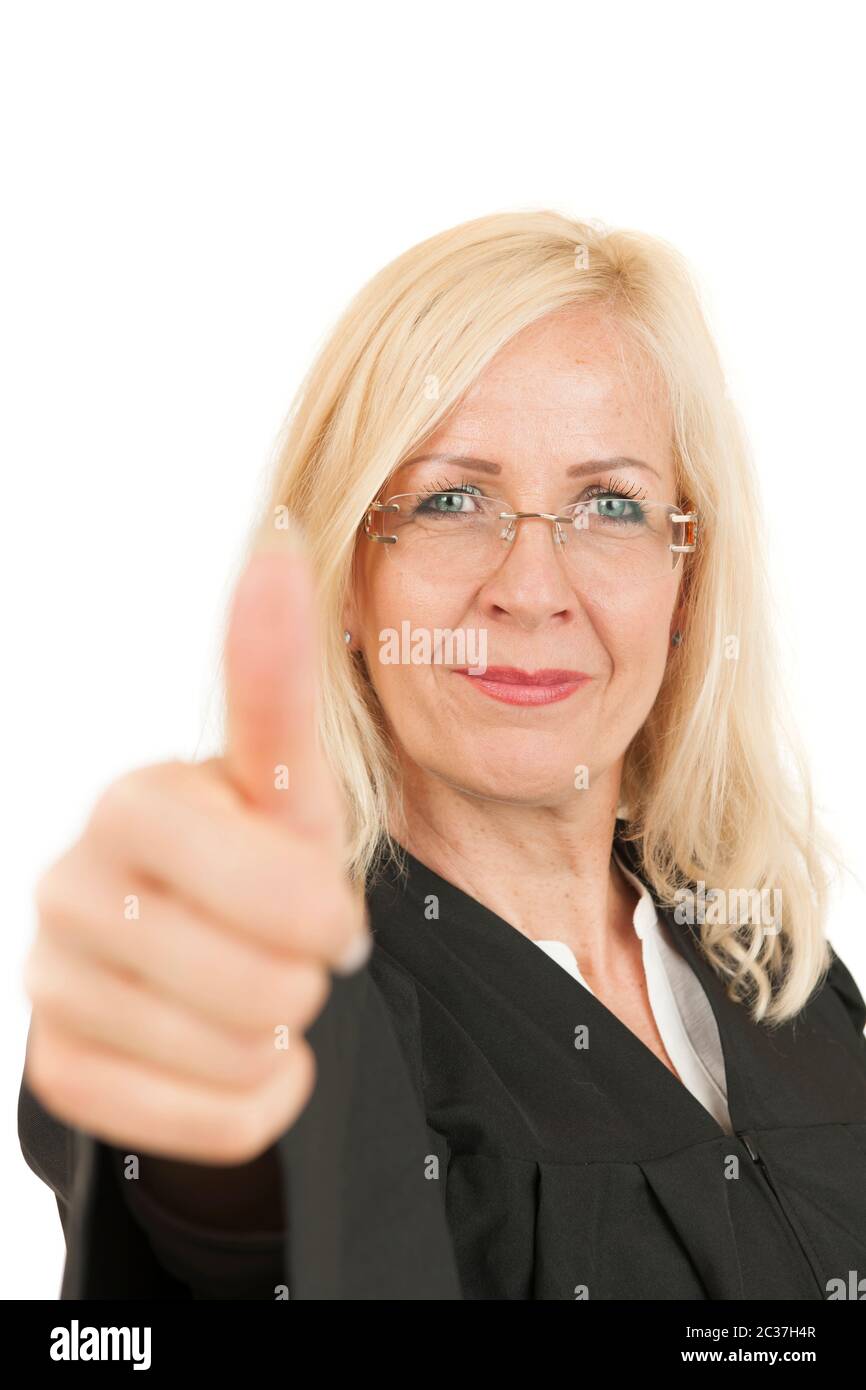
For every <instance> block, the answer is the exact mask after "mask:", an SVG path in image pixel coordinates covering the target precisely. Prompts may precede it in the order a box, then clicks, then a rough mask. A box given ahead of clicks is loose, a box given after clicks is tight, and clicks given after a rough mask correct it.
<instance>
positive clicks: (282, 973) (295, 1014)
mask: <svg viewBox="0 0 866 1390" xmlns="http://www.w3.org/2000/svg"><path fill="white" fill-rule="evenodd" d="M331 988H332V984H331V980H330V978H329V976H328V973H327V971H326V970H325V969H324V967H322V966H320V965H318V964H316V963H314V962H312V961H306V960H305V961H297V962H292V963H291V964H288V965H283V966H280V967H278V969H277V970H276V971H275V972H273V973H272V974H271V975H270V977H269V981H268V988H267V991H266V992H265V993H264V994H263V995H262V996H260V997H261V998H263V999H264V1000H266V1001H267V1003H266V1010H265V1012H266V1015H267V1018H268V1020H270V1021H271V1023H272V1026H273V1027H276V1026H277V1025H278V1024H280V1023H282V1024H286V1025H287V1026H288V1027H290V1028H291V1027H294V1028H298V1027H305V1026H306V1025H307V1024H308V1023H311V1022H312V1020H313V1019H314V1018H316V1017H317V1015H318V1014H319V1013H320V1012H321V1010H322V1008H323V1007H324V1005H325V1002H326V1001H327V998H328V995H329V994H330V991H331Z"/></svg>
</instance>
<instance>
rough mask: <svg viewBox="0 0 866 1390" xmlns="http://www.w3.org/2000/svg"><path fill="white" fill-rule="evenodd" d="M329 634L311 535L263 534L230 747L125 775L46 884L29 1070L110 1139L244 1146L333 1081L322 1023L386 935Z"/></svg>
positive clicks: (286, 1121)
mask: <svg viewBox="0 0 866 1390" xmlns="http://www.w3.org/2000/svg"><path fill="white" fill-rule="evenodd" d="M316 639H317V633H316V617H315V605H314V589H313V579H312V571H311V567H310V564H309V561H308V559H307V557H306V555H305V553H304V551H303V549H302V548H298V546H297V545H295V546H294V547H292V549H291V550H290V551H287V552H281V551H271V550H266V551H262V552H259V553H257V554H256V555H255V556H254V557H253V559H252V560H251V561H250V563H249V565H248V567H247V569H246V571H245V573H244V574H243V576H242V578H241V580H240V582H239V584H238V587H237V590H236V592H235V596H234V602H233V607H232V612H231V617H230V621H229V627H228V634H227V639H226V650H225V668H226V680H227V695H228V739H227V747H226V749H225V754H224V756H223V757H222V758H214V759H210V760H209V761H207V762H204V763H200V764H190V763H183V762H170V763H164V764H159V765H156V766H151V767H145V768H142V769H139V770H136V771H134V772H131V773H128V774H127V775H125V776H123V777H121V778H120V779H119V780H118V781H116V782H115V783H113V784H112V785H111V786H110V787H109V788H108V789H107V791H105V792H104V794H103V795H102V796H101V797H100V799H99V801H98V802H97V805H96V807H95V808H94V810H93V812H92V814H91V816H90V818H89V821H88V823H87V825H86V826H85V829H84V831H83V833H82V835H81V837H80V839H79V840H78V841H77V842H76V843H75V844H74V845H72V847H71V848H70V849H69V850H68V851H67V852H66V853H65V854H64V855H63V856H62V857H61V858H60V859H59V860H58V861H57V862H56V863H55V864H53V865H52V866H51V867H50V868H49V869H48V870H47V872H46V873H44V874H43V876H42V878H41V879H40V881H39V884H38V887H37V891H36V904H37V910H38V919H39V924H38V931H37V934H36V938H35V942H34V944H33V947H32V949H31V951H30V954H29V956H28V959H27V965H26V970H25V986H26V989H27V992H28V994H29V996H30V999H31V1001H32V1005H33V1011H32V1018H31V1028H30V1037H29V1042H28V1049H27V1059H26V1063H25V1077H26V1080H27V1083H28V1085H29V1086H30V1088H31V1089H32V1090H33V1091H34V1093H35V1094H36V1095H37V1097H38V1098H39V1099H40V1100H41V1101H42V1104H43V1105H44V1106H45V1107H46V1109H48V1110H50V1111H52V1112H53V1113H54V1114H55V1115H57V1116H58V1117H59V1118H60V1119H61V1120H64V1121H65V1122H66V1123H69V1124H73V1125H75V1126H77V1127H78V1128H80V1129H83V1130H85V1131H87V1132H89V1133H91V1134H94V1135H96V1136H97V1137H98V1138H101V1139H103V1140H104V1141H106V1142H107V1143H109V1144H114V1145H119V1146H122V1147H125V1148H130V1149H141V1150H144V1151H149V1152H151V1153H153V1154H159V1155H163V1156H165V1157H167V1158H173V1159H179V1160H187V1161H190V1162H197V1163H205V1164H225V1165H228V1164H240V1163H244V1162H246V1161H247V1160H249V1159H252V1158H254V1157H256V1156H257V1155H259V1154H261V1153H262V1152H263V1151H264V1150H265V1149H267V1148H268V1147H269V1146H270V1145H271V1144H272V1143H273V1142H274V1140H275V1139H276V1138H277V1137H278V1136H279V1135H280V1134H281V1133H282V1132H283V1131H284V1130H285V1129H286V1128H288V1127H289V1126H290V1125H291V1124H293V1123H294V1121H295V1119H296V1118H297V1117H298V1115H299V1114H300V1113H301V1111H302V1110H303V1108H304V1106H305V1105H306V1103H307V1101H308V1100H309V1097H310V1095H311V1094H312V1090H313V1087H314V1085H315V1057H314V1054H313V1051H312V1049H311V1047H310V1045H309V1043H308V1042H307V1041H306V1040H305V1037H304V1030H305V1029H307V1028H308V1027H309V1026H310V1024H311V1023H312V1022H313V1021H314V1020H315V1018H316V1017H317V1016H318V1014H319V1012H320V1011H321V1009H322V1007H323V1005H324V1004H325V1002H326V1000H327V998H328V995H329V992H330V987H331V982H330V972H331V971H332V970H350V969H353V968H357V967H358V966H359V965H360V964H361V963H363V960H364V959H365V958H366V955H367V953H368V950H369V945H370V934H369V929H368V924H367V921H366V912H365V907H364V901H363V895H362V894H361V893H359V892H356V891H355V890H354V889H353V888H352V887H351V885H350V883H349V880H348V877H347V875H346V872H345V868H344V836H345V820H344V808H343V803H342V799H341V796H340V794H339V791H338V788H337V785H336V783H335V781H334V779H333V777H332V774H331V772H330V769H329V767H328V766H327V764H326V762H325V759H324V756H323V754H322V752H321V749H320V747H319V744H318V741H317V728H316V708H317V700H318V690H317V640H316Z"/></svg>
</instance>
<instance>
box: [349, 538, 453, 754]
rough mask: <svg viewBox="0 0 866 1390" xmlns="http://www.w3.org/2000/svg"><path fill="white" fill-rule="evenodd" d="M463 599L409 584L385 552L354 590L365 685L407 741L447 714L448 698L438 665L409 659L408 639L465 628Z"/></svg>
mask: <svg viewBox="0 0 866 1390" xmlns="http://www.w3.org/2000/svg"><path fill="white" fill-rule="evenodd" d="M467 601H468V600H467V598H466V597H464V596H462V595H460V594H456V595H455V594H449V593H447V592H446V591H445V589H444V588H441V587H440V588H439V589H436V588H434V587H433V586H432V585H430V584H429V583H428V584H423V583H419V582H417V580H413V578H412V576H411V575H408V574H406V573H405V572H403V571H402V570H399V569H398V568H397V567H396V566H395V565H393V564H392V563H391V561H390V559H389V557H388V556H386V555H384V554H383V555H382V556H380V557H377V563H375V564H373V565H372V566H371V567H370V571H369V572H368V574H367V575H366V576H365V580H364V583H363V585H362V586H360V587H359V589H358V610H359V623H358V630H359V637H360V640H361V645H362V647H363V651H364V656H365V660H366V664H367V670H368V673H369V676H370V681H371V683H372V686H373V689H374V690H375V692H376V695H377V696H378V698H379V702H380V704H381V705H382V708H383V709H384V711H385V714H386V717H387V718H388V720H389V722H390V723H391V725H392V726H393V727H394V729H395V730H397V731H398V732H401V733H403V734H404V735H406V736H408V738H409V740H410V741H414V740H412V739H411V730H412V729H413V727H415V726H418V727H420V726H427V725H429V724H430V722H431V719H432V718H433V717H434V716H435V717H439V716H442V715H445V714H447V709H443V708H442V705H443V697H444V700H445V703H446V705H447V704H448V703H449V696H450V686H449V684H448V680H447V673H445V672H443V671H442V669H441V667H437V666H436V665H434V664H424V663H423V662H421V663H419V662H418V660H417V659H416V660H414V661H413V660H412V659H411V654H412V651H413V637H415V636H416V635H417V634H419V633H421V632H425V631H426V632H428V633H430V634H431V635H432V634H433V633H434V632H435V631H436V630H437V629H442V628H457V627H460V626H461V625H464V613H465V608H466V605H467ZM395 653H396V655H397V659H396V660H395ZM407 653H408V654H409V657H410V659H409V660H407V661H404V660H403V659H402V658H403V657H404V656H405V655H406V654H407ZM451 679H452V680H453V679H455V678H454V677H452V678H451Z"/></svg>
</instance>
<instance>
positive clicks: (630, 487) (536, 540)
mask: <svg viewBox="0 0 866 1390" xmlns="http://www.w3.org/2000/svg"><path fill="white" fill-rule="evenodd" d="M670 433H671V426H670V418H669V414H668V411H667V409H666V403H665V398H664V393H663V391H662V390H661V388H660V386H659V383H658V380H657V378H656V377H655V376H654V375H653V374H652V372H651V370H650V369H649V368H648V367H647V366H646V364H645V362H644V361H642V359H641V358H640V357H639V356H638V354H637V353H636V351H635V349H633V348H631V347H630V345H629V344H628V342H627V340H626V339H624V338H623V337H621V335H620V333H619V331H618V329H617V327H616V324H615V322H613V321H612V320H611V319H610V317H608V316H606V315H604V314H602V313H601V312H600V311H598V310H597V309H595V308H594V307H593V308H584V307H580V308H569V309H568V310H564V311H560V312H557V313H555V314H552V315H549V316H548V317H547V318H545V319H543V320H539V321H538V322H537V323H535V324H532V325H530V326H529V327H528V328H526V329H524V330H523V331H522V332H521V333H520V334H519V335H518V336H517V337H516V338H514V339H513V340H512V342H511V343H509V344H508V345H507V346H506V347H505V348H504V349H503V350H502V351H501V352H500V353H499V354H498V355H497V357H496V358H495V359H493V360H492V361H491V363H490V364H489V365H488V367H487V369H486V370H485V371H484V373H483V375H482V376H481V377H480V378H479V380H478V381H477V383H476V384H475V386H474V387H473V388H472V389H471V390H470V391H469V392H468V393H467V395H466V396H465V397H464V398H463V400H462V401H461V403H460V405H459V407H458V408H456V409H455V410H454V412H453V413H452V415H451V416H450V418H449V419H448V421H447V423H445V424H443V425H442V426H441V427H440V428H439V429H438V430H437V432H436V433H435V434H433V435H431V436H430V437H429V438H428V439H427V441H426V442H425V443H424V445H423V447H422V448H421V449H419V450H417V451H416V452H415V453H414V454H413V455H412V456H411V457H410V458H409V459H407V461H406V462H405V463H404V464H403V465H402V466H401V467H400V469H399V470H398V471H397V472H396V473H395V474H394V475H393V477H392V478H391V479H390V480H389V482H388V484H387V487H386V488H385V489H384V495H385V496H386V497H387V496H391V495H393V494H395V493H403V492H421V491H423V490H425V489H428V488H430V489H438V488H440V487H441V486H442V485H443V483H444V484H447V485H450V486H452V487H455V488H456V487H460V486H461V485H462V486H463V487H465V488H467V489H468V490H469V493H470V496H471V495H475V494H476V493H477V492H478V491H480V492H483V493H486V494H488V495H490V496H493V497H500V498H503V499H505V500H506V501H507V502H509V503H510V504H511V507H512V509H513V510H515V511H543V512H555V511H558V510H559V509H560V508H561V507H563V506H565V505H567V504H568V503H570V502H576V501H580V500H581V499H586V498H588V497H591V496H593V495H599V493H600V492H602V493H604V492H606V491H607V489H608V485H609V483H610V481H611V479H613V482H614V486H615V487H618V488H620V489H623V490H625V491H626V492H628V494H629V495H630V497H632V498H634V499H638V500H640V499H643V500H657V501H662V502H670V503H676V502H677V496H676V489H675V480H674V462H673V454H672V449H671V438H670ZM431 454H432V455H442V454H447V455H459V461H453V460H447V461H444V460H442V459H441V457H440V458H439V459H430V458H429V457H428V456H429V455H431ZM473 460H474V462H473ZM624 460H628V462H624ZM479 461H480V462H479ZM485 461H486V462H485ZM593 461H597V462H593ZM570 470H571V471H570ZM449 505H452V506H456V507H457V508H458V509H459V510H460V511H462V510H463V508H464V507H465V508H468V509H470V510H474V507H475V504H473V503H472V502H471V501H465V502H464V501H463V500H462V497H461V498H457V499H453V498H451V499H449ZM622 505H623V504H621V503H614V507H615V508H619V507H621V506H622ZM625 506H626V508H628V503H626V504H625ZM631 510H632V512H634V510H635V509H634V508H633V507H632V509H631ZM384 518H385V524H384V525H383V526H382V528H381V529H382V530H384V531H389V530H390V528H389V526H388V525H387V520H388V517H387V513H386V514H384ZM437 524H443V525H445V526H448V527H457V526H460V525H461V524H463V521H462V519H461V517H460V516H456V517H455V516H453V515H452V516H451V517H445V518H442V517H439V518H438V519H437ZM377 529H378V527H377ZM680 529H681V528H680ZM581 539H582V537H581V535H580V534H574V533H573V531H571V532H570V534H569V536H568V540H567V545H568V546H573V545H575V544H578V545H579V544H580V543H581ZM674 539H675V540H679V539H680V537H679V536H678V535H677V536H675V537H674ZM421 543H422V544H426V545H428V546H436V545H438V544H439V538H438V535H436V536H434V537H432V539H428V540H426V541H423V542H421ZM453 543H454V542H453V541H450V540H449V542H448V544H453ZM401 544H404V540H403V539H402V538H401V540H399V541H398V542H397V546H400V545H401ZM358 547H359V548H358V551H357V555H356V568H355V589H354V594H353V601H352V603H351V606H350V610H349V611H348V613H347V615H346V625H347V627H348V628H349V629H350V630H351V632H352V642H353V645H356V646H360V648H361V650H362V651H363V653H364V657H365V660H366V665H367V670H368V672H369V674H370V678H371V681H372V683H373V686H374V688H375V690H376V693H377V695H378V698H379V700H380V702H381V705H382V707H383V709H384V711H385V715H386V718H387V720H388V721H389V724H390V726H391V730H392V733H393V735H394V737H395V740H396V743H397V746H398V750H399V756H400V759H401V761H402V763H403V765H404V770H405V771H407V772H411V773H412V775H413V777H414V778H417V776H418V775H419V773H421V774H426V775H428V776H430V777H434V778H439V779H442V781H444V782H446V783H448V784H449V785H450V786H452V787H457V788H460V789H462V790H464V791H466V792H469V793H471V794H473V795H476V796H481V797H485V798H492V799H495V800H503V801H509V802H522V803H525V804H527V805H535V806H558V805H561V804H562V803H564V802H566V801H568V800H570V799H573V798H574V796H575V794H576V793H575V788H576V786H578V785H580V786H586V785H588V786H594V785H596V786H597V784H598V783H599V780H600V779H603V780H604V781H606V782H607V781H610V783H611V786H612V787H613V788H614V796H615V795H616V788H618V785H619V772H620V767H621V760H622V757H623V755H624V753H625V751H626V749H627V747H628V745H629V743H630V741H631V740H632V738H633V737H634V735H635V733H636V732H637V730H638V729H639V728H640V727H641V725H642V724H643V722H644V720H645V719H646V717H647V714H648V712H649V710H650V709H651V707H652V704H653V701H654V700H655V698H656V694H657V692H658V689H659V686H660V684H661V681H662V677H663V674H664V669H665V663H666V661H667V659H668V655H669V651H670V637H671V631H672V627H674V626H676V623H675V622H674V615H675V609H676V604H677V593H678V587H679V583H680V577H681V574H682V564H680V565H679V566H678V567H677V568H676V569H675V570H674V571H673V572H670V571H664V570H663V571H662V572H661V575H660V577H655V576H654V577H653V578H652V580H651V581H644V582H635V581H634V580H633V579H630V578H626V579H624V580H623V581H621V582H611V580H610V579H607V580H605V581H604V582H601V581H600V580H599V579H598V578H597V577H595V576H594V575H593V574H590V573H584V572H583V570H582V568H581V566H580V564H578V563H576V562H575V563H573V564H568V563H566V562H565V560H564V558H563V554H562V553H561V550H560V547H559V546H556V545H555V544H554V538H553V532H552V526H551V523H550V522H548V521H544V520H542V519H539V518H531V519H527V520H525V521H522V522H519V523H517V524H516V533H515V538H514V540H513V541H511V542H507V541H505V540H499V541H498V544H497V546H496V547H494V549H495V557H494V562H493V565H492V567H491V566H490V565H489V564H488V563H485V564H484V565H482V567H481V571H479V572H478V573H471V572H468V573H467V567H466V565H465V563H464V564H456V563H448V562H447V559H445V558H443V562H442V563H441V564H433V565H431V563H430V559H429V557H430V556H431V555H433V551H432V550H428V551H427V552H426V554H427V556H428V558H427V559H426V560H425V561H424V563H423V564H417V565H412V564H409V563H407V562H408V560H409V558H410V557H409V551H408V549H404V551H403V552H402V559H401V560H400V561H399V562H398V560H397V556H396V554H389V551H391V550H392V547H391V546H388V545H384V544H376V543H374V542H372V541H370V540H367V539H366V538H363V537H362V538H360V539H359V542H358ZM499 547H501V551H500V549H499ZM418 553H419V554H420V552H418ZM442 554H443V557H444V556H445V551H443V552H442ZM573 554H574V555H575V556H576V554H577V552H573ZM590 568H591V567H590ZM406 623H408V624H409V627H408V629H407V628H404V627H403V626H402V625H403V624H406ZM436 629H439V630H440V631H444V630H445V629H452V630H455V629H456V630H461V629H462V630H463V631H464V632H465V633H466V634H467V636H470V634H472V633H474V634H475V640H476V643H477V645H476V647H475V648H474V649H473V648H471V647H469V648H467V651H468V658H466V659H464V660H463V661H462V662H461V660H460V656H461V654H460V652H459V651H454V650H452V651H451V652H450V653H449V652H448V650H447V648H444V649H443V650H442V651H440V658H441V657H442V656H443V655H444V656H445V657H448V656H450V657H451V660H450V662H449V664H443V662H442V661H441V659H440V660H439V661H436V660H432V661H429V660H428V661H427V662H426V664H424V663H423V662H422V664H416V662H407V661H400V660H396V661H395V660H394V657H395V654H397V647H396V645H395V644H394V643H392V644H391V645H390V646H388V645H387V644H385V643H384V641H383V640H382V639H381V636H380V635H381V634H383V633H385V632H386V630H390V631H391V632H396V633H397V634H401V633H404V632H409V633H410V634H411V635H414V634H416V633H419V632H424V631H426V632H427V633H429V634H430V637H431V641H432V639H433V635H434V634H435V631H436ZM481 634H484V636H483V637H482V636H481ZM484 641H486V654H485V660H486V665H487V668H488V678H487V679H486V680H484V679H483V678H479V677H477V676H470V675H466V674H464V672H465V669H466V665H467V664H468V662H469V661H470V660H471V658H472V655H473V651H474V653H475V654H476V656H477V654H478V653H479V652H483V650H484V649H483V646H482V645H481V643H482V642H484ZM409 650H410V649H409V648H406V649H404V653H403V654H404V655H405V654H406V653H407V652H408V651H409ZM415 651H416V655H417V654H418V653H419V652H421V653H423V648H419V647H417V646H416V648H415ZM455 657H456V659H455ZM505 667H507V668H512V672H511V676H510V680H509V682H508V683H506V682H505V681H502V682H500V681H497V680H495V679H494V680H491V679H490V676H495V675H496V674H497V673H496V671H495V669H494V668H505ZM514 668H516V670H517V671H518V672H529V673H538V672H542V671H545V670H551V669H555V670H557V671H567V672H579V673H583V676H584V677H586V679H584V680H582V681H578V682H577V683H574V682H572V683H571V684H569V683H568V682H565V683H563V682H562V681H561V680H560V681H559V682H558V683H556V682H554V684H552V685H548V686H547V687H546V688H545V687H544V686H542V687H540V689H539V688H536V690H535V696H534V697H533V693H532V691H531V690H530V691H527V690H526V689H525V688H523V689H522V690H521V687H520V685H519V678H518V684H517V685H516V686H515V684H514V679H515V678H514V674H513V670H514ZM552 697H554V698H552ZM515 700H516V701H517V702H516V703H515ZM533 701H534V702H533ZM581 769H585V771H580V770H581Z"/></svg>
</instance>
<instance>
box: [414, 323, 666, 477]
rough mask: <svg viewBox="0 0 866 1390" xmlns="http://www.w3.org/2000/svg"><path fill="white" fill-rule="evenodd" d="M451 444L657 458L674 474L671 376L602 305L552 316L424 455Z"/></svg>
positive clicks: (458, 410)
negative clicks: (667, 380)
mask: <svg viewBox="0 0 866 1390" xmlns="http://www.w3.org/2000/svg"><path fill="white" fill-rule="evenodd" d="M446 443H448V444H451V445H459V447H460V449H461V450H463V451H464V452H468V451H469V450H470V449H471V448H474V447H475V446H481V445H483V446H484V448H485V449H486V450H487V451H489V450H491V449H493V450H497V451H498V452H500V453H502V454H504V455H508V454H509V453H510V452H512V451H514V452H515V453H523V454H524V455H525V454H526V453H527V452H529V453H531V454H537V453H538V452H539V450H541V451H544V452H545V453H547V454H549V455H552V456H553V457H554V460H555V457H556V456H557V455H558V454H560V453H561V454H562V455H563V456H565V455H567V456H568V458H569V460H572V459H574V458H577V457H578V456H580V455H581V454H583V455H586V456H587V457H589V456H591V455H593V454H596V453H605V454H637V455H638V456H642V457H646V454H647V452H648V451H649V452H651V453H652V454H653V455H654V461H655V462H656V464H657V465H662V464H664V463H665V462H667V464H668V465H669V467H670V469H671V471H672V466H673V465H672V455H671V424H670V411H669V406H668V401H667V393H666V391H665V390H664V386H663V382H662V378H661V375H660V373H659V371H658V369H657V368H656V367H655V364H653V363H652V362H651V361H650V360H649V358H648V357H647V355H646V354H645V353H643V352H641V351H640V350H639V348H638V347H637V346H636V345H635V344H634V343H633V341H631V340H630V338H629V337H628V335H627V334H625V333H624V332H623V330H622V328H621V327H620V326H619V325H618V324H617V322H616V320H615V319H614V318H613V317H612V316H611V315H610V314H609V313H606V312H604V311H603V310H600V309H598V308H596V307H595V306H581V307H579V308H576V307H569V308H568V309H566V310H560V311H558V312H556V313H555V314H550V315H547V316H546V317H545V318H543V319H540V320H538V321H537V322H536V323H533V324H530V325H529V326H528V327H527V328H524V329H523V330H521V332H520V333H518V334H517V335H516V336H515V337H514V338H512V339H511V341H510V342H509V343H507V344H506V345H505V347H504V348H502V349H501V350H500V351H499V352H498V353H497V355H496V356H495V357H494V358H493V359H492V360H491V361H490V362H489V363H488V365H487V367H486V368H485V369H484V371H483V372H482V373H481V375H480V376H479V378H478V380H477V381H476V382H474V383H473V385H472V386H471V387H470V388H469V390H468V391H467V392H466V393H465V395H464V396H463V398H462V399H461V400H460V401H459V402H458V404H457V405H456V406H455V408H454V410H453V411H452V412H451V413H450V415H449V417H448V419H447V421H445V422H444V423H443V424H442V425H441V426H440V427H439V429H437V431H436V433H435V434H434V435H432V436H430V437H429V438H428V440H427V441H426V442H425V446H424V450H425V452H428V451H430V450H432V449H435V448H436V447H437V446H440V445H443V444H446ZM478 452H481V449H480V447H479V448H478ZM487 457H490V454H489V452H488V453H487Z"/></svg>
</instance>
